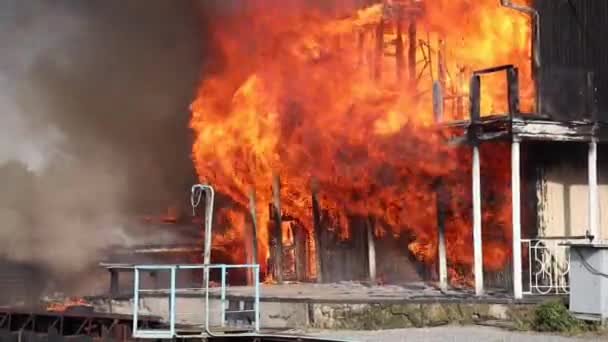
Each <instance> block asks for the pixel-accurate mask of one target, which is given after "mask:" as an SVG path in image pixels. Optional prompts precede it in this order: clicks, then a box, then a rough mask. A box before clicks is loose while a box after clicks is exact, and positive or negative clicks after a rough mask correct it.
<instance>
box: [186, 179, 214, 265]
mask: <svg viewBox="0 0 608 342" xmlns="http://www.w3.org/2000/svg"><path fill="white" fill-rule="evenodd" d="M197 190H198V191H200V192H197ZM203 192H204V193H205V194H206V198H205V246H204V248H205V249H204V252H203V263H204V264H205V265H209V264H210V263H211V226H212V224H213V201H214V198H215V191H214V190H213V187H211V186H210V185H207V184H196V185H193V186H192V195H191V202H192V203H191V204H192V207H193V208H196V206H198V204H199V203H200V197H201V196H202V193H203ZM197 195H198V196H197Z"/></svg>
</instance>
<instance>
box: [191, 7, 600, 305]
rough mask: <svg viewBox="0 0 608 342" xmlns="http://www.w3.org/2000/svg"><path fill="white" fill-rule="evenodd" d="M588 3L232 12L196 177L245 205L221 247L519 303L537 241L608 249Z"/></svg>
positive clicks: (224, 23)
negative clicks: (600, 244)
mask: <svg viewBox="0 0 608 342" xmlns="http://www.w3.org/2000/svg"><path fill="white" fill-rule="evenodd" d="M589 3H590V2H589V1H579V2H564V3H563V4H559V5H558V4H556V3H555V2H551V3H549V2H547V1H534V2H532V3H525V2H519V3H516V2H515V3H514V2H512V1H494V0H487V1H475V2H472V1H413V0H412V1H384V2H372V3H365V4H364V3H357V2H351V3H350V4H348V5H347V4H341V6H336V7H332V6H326V7H315V6H310V5H306V6H304V5H300V4H298V3H290V4H289V5H286V6H281V7H280V8H279V7H276V8H275V7H272V6H267V5H265V4H264V5H262V4H260V5H257V4H248V5H242V4H241V5H242V6H241V5H239V8H238V9H237V10H235V11H234V12H230V13H229V14H226V15H218V16H217V17H214V18H213V19H212V20H211V25H210V26H211V29H210V30H211V32H212V36H213V38H214V43H215V48H216V50H217V54H218V60H220V61H221V63H219V64H217V65H213V66H212V68H213V73H210V74H208V75H206V76H205V77H204V78H203V80H202V81H201V84H200V86H199V91H198V95H197V97H196V99H195V100H194V102H193V104H192V120H191V127H192V129H193V130H194V132H195V142H194V145H193V160H194V163H195V167H196V170H197V174H198V176H199V178H200V179H201V180H202V181H205V182H209V183H211V184H213V185H214V186H215V187H216V189H217V190H218V191H219V192H221V193H223V194H224V195H225V196H227V197H228V198H229V202H230V203H231V204H230V205H229V206H226V207H224V208H222V209H220V210H219V212H218V213H217V214H218V217H219V218H220V220H222V221H220V222H221V223H220V226H221V227H222V228H221V229H220V230H219V231H218V232H217V233H216V235H215V236H214V237H213V238H214V241H225V240H226V239H228V240H231V241H234V243H237V244H239V245H241V246H244V247H245V248H244V249H242V250H241V251H240V252H239V253H238V254H235V255H234V260H235V261H239V262H244V261H245V260H255V261H257V262H259V263H261V264H262V265H265V266H266V270H267V272H268V273H267V278H268V280H274V281H278V282H282V281H284V280H288V279H289V280H300V281H305V280H314V279H316V280H317V281H329V282H331V281H339V280H367V279H370V280H372V281H374V282H393V283H395V282H409V281H419V280H425V281H429V280H437V279H438V278H440V277H444V278H445V277H447V278H449V280H450V282H451V283H452V284H454V285H455V284H472V283H473V278H475V279H476V280H477V282H476V284H475V285H476V289H477V290H478V292H479V293H481V289H482V287H483V281H482V280H481V279H482V277H481V273H483V272H484V271H485V273H486V274H487V275H486V280H487V281H486V282H491V283H492V286H499V287H506V288H508V289H512V288H513V287H515V291H516V294H517V296H520V295H521V294H520V293H521V291H522V290H521V289H520V285H517V284H518V283H521V279H520V278H519V277H520V276H521V273H522V270H521V264H522V263H521V262H520V261H519V260H520V259H521V257H522V256H521V255H520V254H521V252H520V249H521V246H520V239H521V236H522V234H523V236H524V237H525V238H537V237H539V236H547V237H562V238H575V237H582V236H584V235H585V234H586V233H588V234H587V235H594V236H596V238H597V237H600V236H601V232H600V230H599V222H600V221H599V212H600V211H598V208H597V203H598V202H597V198H598V192H597V185H595V184H597V179H598V178H597V173H596V169H595V167H596V166H594V165H597V162H596V161H597V160H596V158H597V155H596V147H597V143H598V142H599V141H600V137H601V133H600V132H601V127H602V123H601V122H602V119H601V114H599V113H601V106H602V105H601V103H602V102H601V100H600V101H598V99H599V98H601V96H600V95H601V91H603V90H601V89H602V84H603V83H602V82H603V81H602V77H603V76H602V75H601V70H602V69H601V68H603V67H604V64H605V63H604V62H603V60H602V59H601V58H602V56H603V55H602V54H601V52H598V53H597V54H594V53H591V52H588V51H591V50H592V48H591V45H592V44H593V40H594V38H593V37H594V36H593V35H592V34H589V32H590V30H592V29H591V28H590V27H595V26H593V25H600V24H599V21H598V20H600V19H599V18H600V16H597V15H595V16H594V15H592V13H594V12H595V13H604V12H603V11H604V9H603V7H602V8H595V7H594V6H599V7H601V6H603V5H589ZM545 16H546V17H548V19H546V21H545V20H543V18H544V17H545ZM563 18H567V22H568V23H569V24H568V25H571V27H570V26H569V27H570V28H571V29H570V30H568V32H570V33H569V34H571V36H567V37H570V38H568V39H571V40H572V44H570V43H564V42H563V41H562V40H561V39H564V37H563V35H562V34H561V33H560V32H562V26H561V24H560V25H557V24H556V23H557V22H560V23H561V22H563V21H562V19H563ZM602 18H603V17H602ZM594 23H595V24H594ZM572 32H576V34H574V33H572ZM573 46H578V48H573ZM583 51H585V52H583ZM579 52H580V53H579ZM585 143H589V144H591V145H590V146H591V147H589V148H590V152H589V158H590V159H589V163H588V164H589V175H588V176H587V171H586V170H585V167H584V166H585V164H586V162H584V161H585V159H586V158H587V153H584V151H583V150H582V149H587V146H586V144H585ZM557 151H560V152H557ZM563 151H570V152H571V153H570V152H569V153H568V154H567V155H568V157H567V159H565V160H564V154H562V153H561V152H563ZM600 163H601V158H600ZM567 165H570V166H567ZM573 170H576V171H573ZM573 172H574V173H573ZM575 174H576V175H575ZM471 175H473V177H471ZM587 182H589V184H590V185H589V186H588V187H587V185H586V184H587ZM600 183H601V179H600ZM512 185H514V186H512ZM515 187H517V189H515ZM566 192H568V193H567V194H566ZM587 193H589V194H590V195H589V196H587ZM587 198H589V200H590V201H591V202H590V204H589V205H587V204H586V203H585V201H586V200H587ZM564 201H565V202H564ZM586 207H588V208H589V209H588V211H589V213H590V214H589V217H590V219H589V220H591V221H590V223H589V224H587V223H586V221H585V220H586V217H587V216H588V215H586V211H587V209H585V208H586ZM564 212H566V213H568V214H566V216H567V217H565V218H564V217H558V216H560V215H562V216H563V215H564V214H563V213H564ZM602 212H604V211H602ZM575 226H576V228H574V227H575ZM254 237H255V238H254ZM252 239H253V240H255V242H254V243H252ZM473 241H475V243H473ZM526 241H527V240H526ZM526 248H527V247H524V252H525V253H524V254H525V255H524V257H525V256H526V255H527V253H528V250H527V249H526ZM253 254H255V255H253ZM524 264H525V262H524ZM515 265H518V266H515ZM438 269H439V270H440V271H437V270H438ZM528 271H530V272H532V270H524V272H523V273H524V274H526V275H527V274H528ZM530 274H531V273H530ZM512 276H515V279H512ZM488 277H489V278H488ZM442 281H443V282H445V280H442ZM513 284H515V285H513Z"/></svg>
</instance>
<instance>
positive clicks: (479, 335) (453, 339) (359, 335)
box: [290, 326, 608, 342]
mask: <svg viewBox="0 0 608 342" xmlns="http://www.w3.org/2000/svg"><path fill="white" fill-rule="evenodd" d="M290 333H294V334H296V333H301V334H306V335H309V336H315V337H323V338H331V339H340V340H347V341H359V342H377V341H378V342H476V341H484V342H511V341H513V342H544V341H551V342H566V341H585V342H590V341H608V337H607V336H602V337H598V336H588V337H566V336H557V335H550V334H539V333H532V332H512V331H506V330H502V329H498V328H491V327H484V326H443V327H436V328H410V329H395V330H382V331H328V330H306V331H292V332H290Z"/></svg>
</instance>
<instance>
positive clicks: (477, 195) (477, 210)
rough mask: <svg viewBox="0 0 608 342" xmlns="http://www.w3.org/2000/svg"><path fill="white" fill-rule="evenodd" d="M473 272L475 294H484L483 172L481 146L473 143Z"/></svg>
mask: <svg viewBox="0 0 608 342" xmlns="http://www.w3.org/2000/svg"><path fill="white" fill-rule="evenodd" d="M472 171H473V172H472V176H473V177H472V178H473V179H472V182H473V190H472V192H473V258H474V263H473V274H474V275H475V295H477V296H481V295H483V254H482V249H481V247H482V243H481V236H482V235H481V181H480V178H481V172H480V165H479V146H478V145H477V144H475V145H473V165H472Z"/></svg>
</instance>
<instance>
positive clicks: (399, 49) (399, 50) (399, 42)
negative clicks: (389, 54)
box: [395, 15, 405, 84]
mask: <svg viewBox="0 0 608 342" xmlns="http://www.w3.org/2000/svg"><path fill="white" fill-rule="evenodd" d="M396 25H397V39H396V41H395V52H396V56H395V57H396V65H397V82H399V84H401V82H402V81H403V69H404V67H405V65H404V58H403V50H404V47H403V34H402V32H401V31H402V26H403V23H402V18H401V15H400V16H399V17H398V18H397V23H396Z"/></svg>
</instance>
